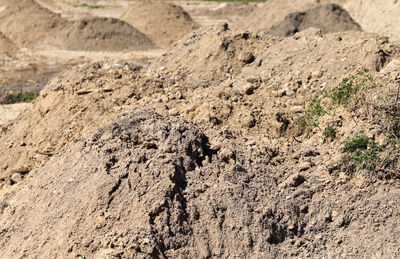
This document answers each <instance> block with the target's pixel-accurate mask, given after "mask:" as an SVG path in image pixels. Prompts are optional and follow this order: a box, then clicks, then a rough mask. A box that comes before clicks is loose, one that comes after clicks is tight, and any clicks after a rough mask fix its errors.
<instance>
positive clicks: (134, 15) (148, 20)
mask: <svg viewBox="0 0 400 259" xmlns="http://www.w3.org/2000/svg"><path fill="white" fill-rule="evenodd" d="M121 19H122V20H124V21H126V22H128V23H129V24H131V25H132V26H134V27H135V28H138V29H139V30H140V31H142V32H143V33H145V34H146V35H148V36H149V37H150V38H151V39H152V40H153V41H154V42H155V43H156V44H157V45H160V46H164V47H167V46H170V45H171V44H172V43H174V42H176V41H178V40H179V39H180V38H182V36H183V35H185V34H187V33H188V32H191V31H193V30H195V29H197V28H199V25H198V24H197V23H195V22H194V21H193V20H192V18H190V16H189V14H187V13H186V12H185V11H184V10H183V8H182V7H180V6H178V5H176V4H172V3H165V2H147V1H140V2H137V3H134V4H133V5H132V6H131V7H130V8H129V9H128V10H127V11H126V12H125V13H124V14H123V15H122V16H121Z"/></svg>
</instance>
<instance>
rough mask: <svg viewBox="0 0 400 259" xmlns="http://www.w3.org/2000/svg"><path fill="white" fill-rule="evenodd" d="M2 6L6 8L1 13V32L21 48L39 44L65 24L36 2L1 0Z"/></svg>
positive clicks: (30, 0) (32, 0)
mask: <svg viewBox="0 0 400 259" xmlns="http://www.w3.org/2000/svg"><path fill="white" fill-rule="evenodd" d="M0 4H2V5H4V6H5V10H3V11H1V12H0V31H1V32H3V33H4V35H6V36H7V37H8V38H10V39H11V40H12V41H13V42H15V43H16V44H17V45H18V46H20V47H26V46H32V45H34V44H36V43H38V42H39V41H41V40H42V39H44V38H45V37H47V36H48V35H49V34H51V32H52V31H53V29H54V28H55V27H56V26H58V25H59V24H60V23H63V22H65V21H64V20H63V19H61V17H60V16H59V15H58V14H54V13H52V12H50V11H49V10H47V9H45V8H43V7H42V6H40V5H39V4H37V3H36V2H35V1H34V0H15V1H5V0H1V1H0Z"/></svg>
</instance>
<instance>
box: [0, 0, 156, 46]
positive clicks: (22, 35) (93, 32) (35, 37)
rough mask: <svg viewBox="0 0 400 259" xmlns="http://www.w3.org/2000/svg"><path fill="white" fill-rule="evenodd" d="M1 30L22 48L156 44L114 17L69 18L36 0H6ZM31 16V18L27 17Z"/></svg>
mask: <svg viewBox="0 0 400 259" xmlns="http://www.w3.org/2000/svg"><path fill="white" fill-rule="evenodd" d="M3 4H5V6H6V9H5V10H4V11H1V12H0V31H2V32H3V33H4V35H6V36H7V37H9V38H10V39H11V40H12V41H14V42H15V43H16V44H17V45H19V46H20V47H35V46H38V45H40V44H42V43H45V44H48V45H50V46H55V47H58V48H63V49H68V50H87V51H124V50H141V49H148V48H152V47H154V44H153V42H152V41H151V40H150V39H149V38H148V37H147V36H146V35H144V34H143V33H141V32H139V31H138V30H137V29H135V28H133V27H132V26H131V25H129V24H127V23H125V22H123V21H120V20H118V19H114V18H99V17H96V18H87V19H82V20H76V21H67V20H65V19H63V18H61V17H60V15H58V14H55V13H53V12H51V11H49V10H47V9H45V8H43V7H42V6H41V5H39V4H38V3H36V2H35V1H34V0H17V1H9V2H3ZM27 17H29V19H27Z"/></svg>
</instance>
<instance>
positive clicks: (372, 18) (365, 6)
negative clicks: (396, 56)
mask: <svg viewBox="0 0 400 259" xmlns="http://www.w3.org/2000/svg"><path fill="white" fill-rule="evenodd" d="M343 7H344V8H346V10H347V11H348V12H349V13H350V15H351V16H352V17H353V18H354V19H355V20H356V21H357V22H358V23H359V24H360V25H361V27H362V28H363V29H364V30H366V31H369V32H375V33H379V34H381V35H385V36H388V37H390V38H391V39H393V40H400V37H399V34H400V29H399V27H398V26H397V25H398V24H399V22H400V18H399V15H398V10H399V8H400V2H398V1H384V0H366V1H361V2H360V1H350V0H347V1H345V3H344V4H343Z"/></svg>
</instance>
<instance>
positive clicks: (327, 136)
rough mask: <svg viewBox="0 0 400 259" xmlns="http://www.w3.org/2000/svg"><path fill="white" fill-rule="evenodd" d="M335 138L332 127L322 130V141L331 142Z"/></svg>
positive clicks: (334, 131)
mask: <svg viewBox="0 0 400 259" xmlns="http://www.w3.org/2000/svg"><path fill="white" fill-rule="evenodd" d="M335 138H336V130H335V128H334V127H332V126H328V127H326V128H325V129H324V141H325V142H332V141H333V140H334V139H335Z"/></svg>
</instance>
